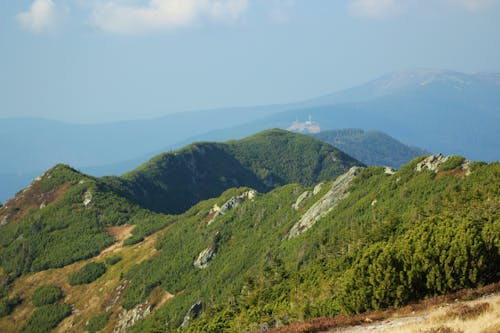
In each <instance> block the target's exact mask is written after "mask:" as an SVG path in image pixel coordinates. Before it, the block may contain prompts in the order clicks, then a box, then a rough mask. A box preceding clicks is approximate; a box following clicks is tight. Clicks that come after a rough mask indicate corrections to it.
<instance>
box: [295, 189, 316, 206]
mask: <svg viewBox="0 0 500 333" xmlns="http://www.w3.org/2000/svg"><path fill="white" fill-rule="evenodd" d="M312 195H313V193H312V192H311V191H305V192H304V193H302V194H301V195H299V197H298V198H297V200H296V201H295V203H294V204H292V208H293V209H295V210H298V209H299V208H300V207H301V206H302V205H303V204H304V203H305V201H306V200H307V199H309V198H310V197H312Z"/></svg>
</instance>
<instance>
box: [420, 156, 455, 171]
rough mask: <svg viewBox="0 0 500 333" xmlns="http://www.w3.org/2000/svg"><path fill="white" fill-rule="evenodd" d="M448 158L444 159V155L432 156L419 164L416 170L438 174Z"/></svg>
mask: <svg viewBox="0 0 500 333" xmlns="http://www.w3.org/2000/svg"><path fill="white" fill-rule="evenodd" d="M446 160H448V157H444V156H443V154H437V155H431V156H429V157H426V158H425V159H424V160H423V161H421V162H419V163H418V164H417V166H416V168H415V170H416V171H422V170H425V169H427V170H431V171H434V172H438V170H439V166H441V164H443V163H444V162H446Z"/></svg>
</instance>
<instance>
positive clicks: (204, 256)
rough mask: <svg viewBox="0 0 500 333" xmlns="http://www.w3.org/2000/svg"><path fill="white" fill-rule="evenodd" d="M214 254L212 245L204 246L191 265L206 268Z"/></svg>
mask: <svg viewBox="0 0 500 333" xmlns="http://www.w3.org/2000/svg"><path fill="white" fill-rule="evenodd" d="M214 256H215V249H214V248H213V247H209V248H206V249H204V250H203V251H201V252H200V254H199V255H198V256H197V257H196V259H195V260H194V263H193V265H194V266H195V267H197V268H200V269H203V268H206V267H207V266H208V263H209V262H210V261H211V260H212V258H213V257H214Z"/></svg>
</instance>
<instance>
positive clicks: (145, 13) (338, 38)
mask: <svg viewBox="0 0 500 333" xmlns="http://www.w3.org/2000/svg"><path fill="white" fill-rule="evenodd" d="M174 9H175V10H174ZM499 16H500V4H499V1H497V0H480V1H477V0H476V1H472V0H453V1H452V0H438V1H432V2H431V1H414V0H404V1H395V0H387V1H375V0H346V1H338V2H328V3H325V2H321V3H320V2H310V1H304V0H275V1H263V0H255V1H251V0H225V1H213V0H203V1H195V0H189V1H180V2H179V1H178V0H155V1H151V0H140V1H139V0H134V1H121V0H119V1H113V2H109V1H104V0H95V1H86V2H83V1H79V0H64V1H63V0H29V1H28V0H25V1H17V2H4V3H2V4H0V41H1V42H2V44H3V45H6V46H7V47H5V49H4V50H3V52H2V58H1V59H2V61H1V62H0V70H1V71H2V76H3V78H2V80H0V91H2V93H1V95H0V96H1V97H2V98H1V99H0V118H12V117H36V118H44V119H54V120H59V121H64V122H69V123H104V122H114V121H123V120H135V119H152V118H157V117H161V116H165V115H168V114H172V113H179V112H185V111H198V110H209V109H216V108H230V107H245V106H255V105H271V104H282V103H293V102H296V101H302V100H307V99H309V98H314V97H318V96H322V95H325V94H330V93H333V92H336V91H341V90H344V89H348V88H350V87H354V86H356V85H359V84H362V83H364V82H367V81H370V80H373V79H376V78H377V77H380V76H382V75H384V74H387V73H391V72H395V71H400V70H408V69H414V68H435V69H448V70H453V71H458V72H464V73H476V72H500V63H499V61H498V59H500V35H499V34H498V31H500V20H498V17H499ZM479 36H480V38H479Z"/></svg>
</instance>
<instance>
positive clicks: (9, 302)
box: [0, 294, 23, 318]
mask: <svg viewBox="0 0 500 333" xmlns="http://www.w3.org/2000/svg"><path fill="white" fill-rule="evenodd" d="M22 301H23V300H22V299H21V297H20V296H19V295H17V294H16V295H14V296H13V297H11V298H4V299H2V300H1V301H0V318H2V317H5V316H8V315H10V314H11V313H12V311H14V309H15V308H16V306H18V305H19V304H21V302H22Z"/></svg>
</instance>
